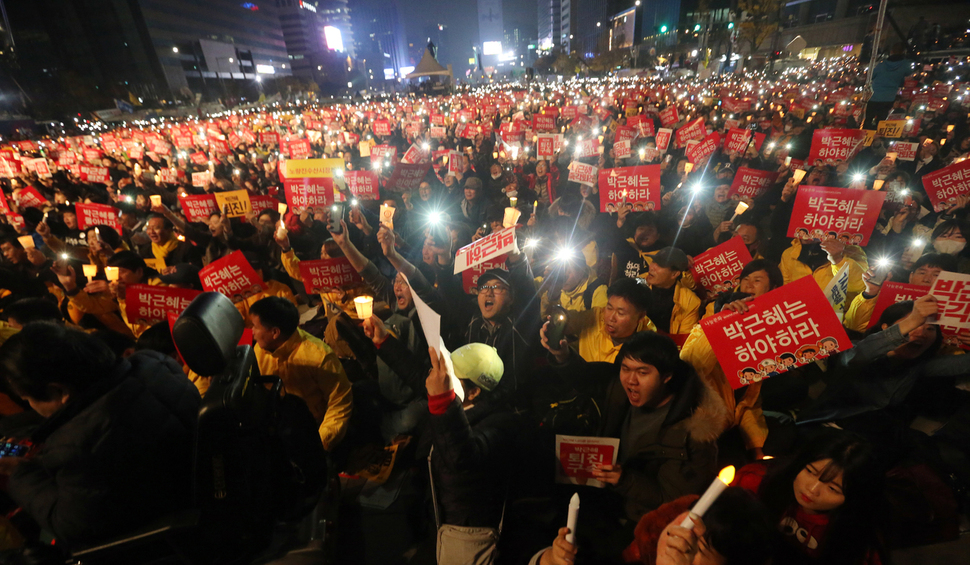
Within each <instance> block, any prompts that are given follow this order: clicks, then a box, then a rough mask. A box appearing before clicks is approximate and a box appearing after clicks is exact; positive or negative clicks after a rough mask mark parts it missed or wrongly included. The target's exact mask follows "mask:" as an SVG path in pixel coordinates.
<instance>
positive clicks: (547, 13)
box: [537, 0, 562, 52]
mask: <svg viewBox="0 0 970 565" xmlns="http://www.w3.org/2000/svg"><path fill="white" fill-rule="evenodd" d="M537 17H538V20H537V24H538V25H537V29H538V34H539V37H538V40H539V43H538V48H539V50H540V51H542V52H549V51H552V50H554V49H556V48H557V47H560V46H562V0H539V12H538V14H537Z"/></svg>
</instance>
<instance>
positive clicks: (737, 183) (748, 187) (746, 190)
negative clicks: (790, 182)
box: [728, 167, 778, 200]
mask: <svg viewBox="0 0 970 565" xmlns="http://www.w3.org/2000/svg"><path fill="white" fill-rule="evenodd" d="M777 178H778V173H777V172H773V171H761V170H758V169H749V168H748V167H738V172H737V173H735V175H734V182H733V183H731V192H729V193H728V196H729V197H730V198H731V199H733V200H740V199H741V197H744V196H747V197H749V198H758V197H759V196H761V195H762V194H764V193H765V192H767V191H768V189H769V188H770V187H771V185H772V184H774V183H775V180H776V179H777ZM735 195H737V196H735Z"/></svg>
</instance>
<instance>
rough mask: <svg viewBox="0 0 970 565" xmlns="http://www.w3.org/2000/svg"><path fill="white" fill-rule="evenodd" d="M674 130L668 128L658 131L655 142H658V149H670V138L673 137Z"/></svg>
mask: <svg viewBox="0 0 970 565" xmlns="http://www.w3.org/2000/svg"><path fill="white" fill-rule="evenodd" d="M673 133H674V130H672V129H667V128H660V129H659V130H657V137H655V138H654V141H656V142H657V149H659V150H660V151H667V149H668V148H669V147H670V137H671V136H672V135H673Z"/></svg>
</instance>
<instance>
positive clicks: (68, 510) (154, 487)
mask: <svg viewBox="0 0 970 565" xmlns="http://www.w3.org/2000/svg"><path fill="white" fill-rule="evenodd" d="M200 402H201V398H200V396H199V392H198V390H197V389H196V388H195V386H194V385H193V384H192V383H191V382H190V381H189V380H188V379H187V378H186V377H185V374H184V373H183V372H182V369H181V367H180V366H179V365H178V364H177V363H176V362H175V361H174V360H172V359H171V358H169V357H166V356H164V355H162V354H160V353H155V352H148V351H146V352H140V353H136V354H135V355H133V356H131V357H129V358H128V359H125V360H121V361H119V362H118V364H117V366H116V367H115V369H114V371H113V372H112V373H111V374H110V375H105V378H104V379H103V380H102V381H100V382H99V383H97V384H95V385H94V386H93V387H92V388H90V389H88V390H86V391H84V392H83V393H81V394H79V395H78V396H76V397H72V398H71V399H70V401H69V402H68V403H67V404H66V405H65V406H64V407H63V408H61V409H60V410H59V411H58V412H57V413H55V414H54V415H53V416H51V417H50V418H48V419H47V420H46V421H45V422H44V423H43V424H41V426H40V427H39V428H38V429H37V430H36V431H35V432H34V435H33V436H32V438H31V439H32V440H33V441H34V442H35V443H42V444H43V447H42V448H41V449H40V451H39V452H38V453H37V455H36V456H35V457H32V458H30V459H28V460H25V461H24V462H22V463H21V464H20V465H19V466H18V467H17V468H16V470H15V471H14V473H13V474H12V475H11V476H10V481H9V483H8V490H9V492H10V495H11V496H12V497H13V499H14V500H15V501H16V502H17V503H18V504H19V505H21V506H22V507H23V509H24V510H25V511H26V512H27V513H28V514H29V515H30V516H31V517H32V518H33V519H34V520H36V521H37V522H38V523H39V524H40V525H41V527H43V528H44V529H45V530H48V531H50V532H52V533H53V534H54V535H55V536H56V538H57V540H58V542H59V543H63V544H66V545H68V546H71V545H74V546H78V545H89V544H91V543H94V542H98V541H101V540H104V539H106V538H109V537H112V536H118V535H122V534H125V533H127V532H130V531H132V530H134V529H136V528H138V527H139V526H141V525H144V524H146V523H148V522H150V521H152V520H154V519H158V518H160V517H162V516H164V515H165V514H168V513H170V512H173V511H176V510H179V509H182V508H185V507H187V506H188V505H189V504H190V503H191V492H192V488H191V484H192V450H193V439H194V435H195V428H196V421H197V419H198V412H199V404H200Z"/></svg>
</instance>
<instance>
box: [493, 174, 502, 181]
mask: <svg viewBox="0 0 970 565" xmlns="http://www.w3.org/2000/svg"><path fill="white" fill-rule="evenodd" d="M500 178H502V173H492V180H498V179H500Z"/></svg>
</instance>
